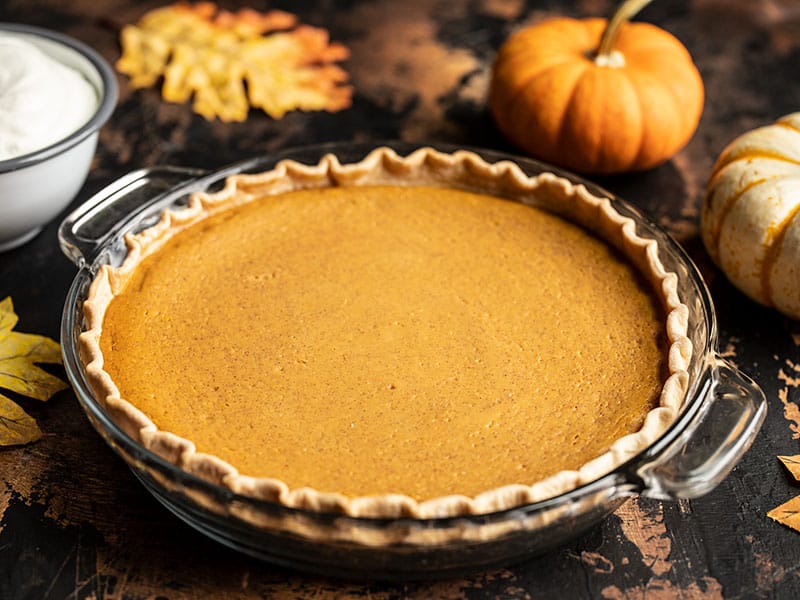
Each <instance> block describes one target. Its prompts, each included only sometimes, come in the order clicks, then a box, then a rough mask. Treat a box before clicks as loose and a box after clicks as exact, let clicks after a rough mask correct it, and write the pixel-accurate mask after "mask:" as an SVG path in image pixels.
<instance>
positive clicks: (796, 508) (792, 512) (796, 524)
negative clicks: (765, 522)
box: [767, 496, 800, 532]
mask: <svg viewBox="0 0 800 600" xmlns="http://www.w3.org/2000/svg"><path fill="white" fill-rule="evenodd" d="M767 516H768V517H769V518H770V519H772V520H774V521H777V522H778V523H780V524H781V525H786V526H787V527H791V528H792V529H794V530H795V531H798V532H800V496H795V497H794V498H792V499H791V500H789V501H788V502H784V503H783V504H781V505H780V506H778V507H777V508H773V509H772V510H771V511H769V512H768V513H767Z"/></svg>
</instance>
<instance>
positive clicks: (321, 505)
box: [81, 147, 691, 519]
mask: <svg viewBox="0 0 800 600" xmlns="http://www.w3.org/2000/svg"><path fill="white" fill-rule="evenodd" d="M376 157H377V158H376ZM443 157H449V158H446V159H444V160H445V162H447V161H448V160H449V161H451V163H450V164H448V165H446V166H447V167H452V166H453V164H452V163H453V162H454V163H455V164H456V165H457V167H462V168H463V170H464V172H465V173H466V175H464V176H465V177H471V176H474V175H475V173H478V176H486V173H485V172H484V173H480V171H481V169H484V170H485V169H487V168H488V169H489V171H491V173H490V176H491V177H492V178H494V179H495V180H496V181H497V180H499V178H500V176H501V175H502V177H506V178H507V179H510V180H511V185H512V187H513V186H514V185H518V184H520V183H521V182H528V183H530V181H531V180H532V179H534V178H533V177H529V176H528V175H525V174H524V173H523V172H522V171H521V170H520V169H519V167H517V165H515V164H514V163H507V164H506V163H504V164H503V167H502V168H499V167H497V163H495V164H489V163H486V162H485V161H484V160H483V159H482V158H480V157H479V156H478V155H477V154H474V153H472V152H471V151H466V150H459V151H456V152H454V153H449V154H447V153H441V152H439V151H436V150H433V149H431V148H420V149H418V150H416V151H415V152H413V153H412V154H410V155H408V156H406V157H400V156H399V155H397V154H396V153H395V152H394V151H393V150H391V149H390V148H388V147H378V148H375V149H374V150H373V151H372V152H371V153H370V154H369V155H368V156H367V157H365V158H364V159H363V160H362V161H360V163H358V164H356V165H352V164H350V163H347V164H345V165H341V164H339V163H338V161H337V160H335V158H332V156H331V155H328V156H327V157H325V158H323V160H321V161H320V163H318V164H317V165H310V166H309V165H301V164H299V163H286V162H282V163H279V165H278V167H276V168H277V169H278V170H281V169H284V170H285V169H287V168H288V169H289V170H290V171H291V170H292V169H295V170H296V171H297V172H296V173H293V174H292V176H297V173H300V174H302V176H303V177H306V176H311V177H314V178H319V177H322V178H323V179H324V178H327V177H331V176H332V177H333V179H334V180H336V179H337V178H343V179H345V180H347V179H348V178H350V177H351V176H352V175H353V173H355V175H356V177H357V176H358V175H359V169H361V168H363V165H364V164H366V163H367V162H368V161H376V160H378V161H379V162H381V161H388V164H390V169H396V168H398V166H399V167H400V170H401V171H402V170H403V169H404V168H405V167H408V166H409V165H411V166H415V162H418V163H419V164H422V165H423V168H424V165H426V164H427V162H426V161H428V160H429V159H431V158H433V162H434V163H437V164H438V162H437V161H441V160H442V159H443ZM398 161H399V163H398ZM381 164H383V163H382V162H381ZM281 165H283V166H281ZM367 166H368V167H369V169H373V168H375V164H370V165H367ZM416 166H417V167H418V166H419V165H416ZM439 166H441V165H439ZM342 167H344V169H342ZM349 167H353V168H352V169H350V170H348V168H349ZM498 171H502V173H500V174H498ZM272 172H273V171H270V173H272ZM427 175H429V174H427ZM462 175H463V173H462ZM285 176H286V173H280V174H279V177H278V179H281V178H283V177H285ZM259 177H260V176H255V175H252V174H245V175H234V176H233V177H232V178H231V179H229V180H228V183H227V184H226V187H225V188H223V189H222V190H221V191H218V192H214V193H212V194H205V193H201V194H197V195H195V198H196V200H192V202H191V203H190V207H189V208H188V209H186V211H189V212H186V213H184V214H183V215H181V213H177V217H176V216H175V215H176V213H170V215H171V216H169V217H162V219H161V221H160V222H159V225H157V226H156V230H158V228H159V227H161V228H162V230H163V231H167V230H169V229H170V228H171V227H172V225H173V219H175V218H177V219H178V222H179V223H182V224H185V223H188V222H194V219H195V218H198V219H199V218H204V216H207V213H208V205H203V202H204V201H205V202H206V203H209V202H210V203H211V206H216V205H215V204H214V203H215V202H217V201H218V200H219V198H220V197H223V198H226V197H227V198H229V197H230V194H231V193H232V192H233V191H235V190H234V189H232V188H231V183H230V182H231V181H234V182H241V181H242V180H247V181H249V182H252V181H253V180H257V179H258V178H259ZM536 178H538V179H537V181H539V180H542V178H543V176H542V175H537V176H536ZM552 178H553V179H551V180H550V181H549V183H551V184H555V185H556V187H558V186H567V188H568V190H569V192H568V193H570V194H576V195H577V196H580V198H581V200H582V201H585V200H586V199H587V198H593V199H594V200H598V201H599V202H600V204H601V205H602V207H603V210H611V212H612V213H613V215H616V217H617V218H619V219H620V220H621V221H620V222H618V223H616V226H618V227H619V229H620V230H621V231H622V234H623V239H624V240H625V241H626V242H625V243H627V242H631V243H632V244H633V245H634V246H637V244H638V247H649V248H654V250H653V253H655V254H657V252H658V249H657V242H655V241H652V240H644V238H641V237H639V236H638V234H637V233H636V232H635V224H632V225H626V224H627V223H633V220H632V219H631V218H630V217H623V216H621V215H619V213H618V212H617V211H616V210H612V209H611V205H610V203H609V201H608V199H607V198H604V199H599V198H597V197H596V196H594V195H593V194H591V193H590V192H589V191H588V190H586V188H584V187H582V186H580V185H577V186H576V185H575V184H573V183H572V182H571V181H568V180H566V179H563V178H560V176H558V175H553V176H552ZM317 180H318V181H319V179H317ZM339 183H341V182H339ZM446 183H447V184H448V185H452V184H453V182H452V181H447V182H446ZM537 185H538V183H537ZM234 187H235V185H234ZM192 206H194V207H195V208H192ZM193 210H194V211H196V212H195V213H194V214H192V213H191V211H193ZM197 211H199V212H197ZM204 211H206V212H204ZM604 214H605V213H604ZM187 215H188V217H187V219H185V220H184V221H181V218H182V217H186V216H187ZM613 215H612V218H611V220H613ZM606 216H609V215H608V214H606ZM156 230H152V229H150V230H148V231H150V232H152V231H156ZM138 235H139V236H140V237H139V239H142V238H141V236H143V235H148V234H144V233H140V234H138ZM159 235H160V234H159ZM144 239H145V241H147V242H148V243H149V238H144ZM154 239H155V240H160V239H162V238H160V237H159V236H158V235H157V236H156V237H155V238H154ZM127 244H128V252H129V254H128V258H126V261H130V260H131V257H134V260H136V259H138V257H137V256H136V253H137V252H141V248H142V246H141V245H137V244H139V242H137V239H136V238H134V237H132V236H128V238H127ZM648 252H649V251H647V250H644V251H643V253H644V254H647V258H648V260H651V261H652V255H651V254H648ZM649 264H650V266H651V268H652V270H653V271H654V272H655V274H654V275H653V276H654V277H656V278H658V279H659V281H660V283H661V285H662V286H665V289H666V291H665V292H664V295H665V299H664V301H665V302H666V303H667V305H668V309H667V310H665V313H667V314H668V316H667V319H666V324H667V329H668V330H669V332H668V335H669V337H670V339H671V340H672V342H671V345H670V353H669V362H670V370H671V373H672V374H671V375H670V378H669V379H668V382H669V381H670V380H671V381H672V386H673V389H672V390H671V392H670V397H669V398H668V400H667V402H664V401H663V400H662V403H661V406H660V407H659V408H657V409H654V411H657V412H658V413H659V416H658V417H657V418H656V417H654V418H652V419H650V420H649V421H647V422H646V425H645V427H644V428H643V430H642V431H640V432H639V433H638V434H637V435H638V439H637V440H636V443H634V444H633V445H630V440H628V441H627V442H626V444H622V445H621V446H622V447H619V448H618V449H617V451H616V453H615V452H612V453H611V454H610V455H609V453H606V454H604V455H603V456H601V457H599V458H598V459H595V461H590V463H589V466H588V468H585V469H584V470H583V471H582V472H581V471H579V472H570V473H568V474H567V475H561V474H559V477H556V478H554V477H550V478H547V479H545V480H542V481H540V482H536V483H534V484H533V485H530V486H527V485H512V486H503V487H502V488H497V489H495V490H490V491H487V492H486V493H485V494H481V495H479V496H477V497H476V498H472V499H465V498H464V497H462V496H458V497H455V496H453V497H450V496H448V497H442V498H437V499H433V500H427V501H424V502H417V501H415V500H413V499H411V498H408V497H405V496H401V495H398V494H390V495H385V496H381V497H379V498H378V499H376V498H375V497H362V498H354V499H351V498H346V497H343V496H342V495H340V494H329V493H324V492H317V491H315V490H310V489H308V488H302V489H300V490H289V489H288V488H287V487H286V486H285V484H282V482H279V481H277V480H273V479H269V480H264V479H261V480H257V479H255V478H252V477H246V476H243V475H239V474H238V472H236V470H235V469H234V468H233V467H231V466H230V465H227V463H224V462H222V461H220V460H219V459H218V458H216V457H212V456H210V455H207V454H204V453H198V452H197V451H196V449H195V448H194V445H193V444H192V443H191V442H189V441H188V440H183V439H180V438H177V436H174V435H173V434H169V433H166V432H159V430H157V428H155V426H154V425H153V424H152V422H151V421H149V419H147V418H146V417H144V415H142V414H141V413H139V412H138V409H135V407H132V405H128V406H125V405H126V404H128V403H126V402H125V401H124V400H122V399H120V398H118V393H116V392H117V390H116V388H115V386H114V385H113V382H110V378H106V377H104V376H103V373H104V371H102V369H101V367H98V363H97V361H98V359H100V360H101V357H98V353H99V345H98V344H95V345H94V346H93V345H92V343H93V341H95V342H96V341H97V339H99V334H100V332H99V330H98V329H97V328H98V320H97V317H98V313H97V312H94V313H93V312H92V311H93V310H94V311H96V308H95V303H94V301H93V300H92V298H91V297H90V298H89V299H87V302H86V303H85V305H84V306H85V308H86V314H87V321H88V323H89V327H88V331H87V332H84V334H82V336H81V339H82V351H83V353H84V360H85V364H87V374H88V377H89V380H90V382H91V383H92V384H93V386H94V388H95V393H96V394H98V395H99V396H100V397H103V398H104V399H105V402H104V404H105V405H106V407H107V408H108V406H109V400H110V401H111V402H110V403H111V405H113V410H115V411H116V410H120V411H121V414H122V415H123V416H124V417H125V418H127V419H128V423H127V424H126V425H125V426H124V427H123V428H124V429H125V430H126V431H127V432H128V433H129V434H132V436H133V437H134V439H135V440H136V441H137V442H139V443H141V444H142V445H143V446H144V447H145V448H147V449H148V450H150V451H153V452H155V454H157V455H158V456H160V457H161V458H165V459H166V460H167V461H168V462H171V463H172V464H174V465H175V466H177V467H178V468H181V469H183V470H185V471H188V472H189V473H192V474H195V475H199V476H200V477H201V478H205V479H207V480H210V481H212V482H213V483H217V484H220V485H222V486H223V487H226V488H227V489H229V490H230V491H232V492H234V493H237V494H242V495H244V496H248V497H254V498H257V499H262V500H267V501H273V502H278V503H279V504H282V505H285V506H288V507H290V508H299V509H306V510H311V511H315V512H332V513H337V514H345V515H348V516H352V517H372V518H396V517H412V518H418V519H420V518H421V519H427V518H443V517H453V516H459V515H480V514H489V513H495V512H498V511H502V510H505V509H509V508H513V507H515V506H520V505H527V504H531V503H534V502H537V501H540V500H544V499H546V498H550V497H555V496H558V495H560V494H562V493H565V492H567V491H569V490H571V489H575V488H577V487H580V486H582V485H584V484H587V483H590V482H592V481H596V480H598V479H600V478H602V476H603V475H605V474H607V473H609V472H611V471H613V470H614V469H615V468H617V467H619V466H620V465H622V464H623V463H625V462H626V461H627V460H629V459H630V458H632V457H633V456H635V455H637V454H639V453H640V452H641V451H643V450H644V449H646V448H647V447H649V446H651V445H652V444H653V443H654V442H655V441H656V440H657V439H658V438H659V437H661V436H662V434H663V433H664V432H665V431H666V430H667V429H668V428H669V427H670V426H671V425H672V424H673V423H674V422H675V419H676V417H677V415H678V413H679V412H680V409H681V403H682V402H683V398H684V396H685V392H686V389H687V385H688V374H687V373H686V367H687V365H688V362H689V359H690V356H691V342H690V341H689V339H688V338H687V337H686V328H687V322H686V311H685V305H683V303H682V302H681V301H680V299H679V298H677V296H676V295H674V296H673V294H676V291H675V287H674V286H675V285H676V283H675V282H674V281H673V278H672V277H670V274H669V273H666V272H664V273H657V271H658V267H659V266H660V260H659V261H656V262H655V263H654V262H650V263H649ZM654 265H655V266H654ZM122 268H123V269H124V264H123V267H122ZM110 270H111V269H110V267H103V268H101V269H100V275H99V279H97V281H100V280H101V279H102V277H103V275H102V274H103V273H104V272H105V273H108V272H110ZM661 270H662V271H663V268H662V269H661ZM673 276H674V275H673ZM109 300H110V299H109ZM101 304H102V302H101ZM99 323H102V314H100V317H99ZM100 354H102V353H100ZM668 385H669V383H668V384H667V385H665V388H666V387H667V386H668ZM103 394H105V395H103ZM131 409H133V410H131ZM661 409H667V411H668V412H669V415H666V416H665V415H664V414H663V413H665V412H667V411H665V410H661ZM654 411H651V414H653V413H654ZM142 417H144V420H143V419H142ZM647 423H650V425H649V426H648V425H647ZM642 432H644V433H642ZM626 437H630V436H626Z"/></svg>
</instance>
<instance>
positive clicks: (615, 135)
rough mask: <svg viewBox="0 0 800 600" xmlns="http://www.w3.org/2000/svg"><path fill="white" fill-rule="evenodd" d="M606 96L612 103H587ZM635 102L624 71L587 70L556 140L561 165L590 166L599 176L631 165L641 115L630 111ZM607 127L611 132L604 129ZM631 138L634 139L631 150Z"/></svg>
mask: <svg viewBox="0 0 800 600" xmlns="http://www.w3.org/2000/svg"><path fill="white" fill-rule="evenodd" d="M611 90H613V91H611ZM609 97H613V98H614V100H615V101H614V102H610V103H609V102H603V101H600V102H597V101H594V102H591V101H589V100H587V99H592V98H601V99H605V98H609ZM637 102H638V101H637V100H636V93H635V90H634V89H633V86H632V83H631V81H630V80H629V79H628V77H627V76H626V74H625V73H624V72H623V69H610V70H609V69H606V68H604V67H598V66H596V65H591V66H590V67H589V68H588V69H586V71H585V72H584V75H583V77H581V78H580V79H579V80H578V82H577V85H576V86H575V88H574V90H573V93H572V95H571V97H570V99H569V102H568V104H567V110H566V112H565V117H564V127H563V128H562V133H561V136H560V138H559V147H560V148H561V150H562V154H561V156H562V162H563V164H567V165H568V166H570V167H573V168H575V166H576V165H577V166H579V165H581V164H592V165H594V169H593V170H594V171H595V172H598V173H610V172H615V171H620V170H623V169H625V168H626V167H628V166H629V165H630V164H632V162H633V159H634V158H635V152H636V150H637V149H638V144H639V140H640V139H641V135H642V127H643V122H642V121H643V120H642V115H641V114H639V113H638V112H637V113H636V114H634V113H633V112H632V111H631V110H630V107H631V105H637ZM611 110H616V114H611V113H610V111H611ZM607 126H609V127H613V130H612V131H609V130H607V128H606V127H607ZM609 133H610V134H611V135H609ZM631 139H633V140H635V143H634V146H635V147H634V148H633V149H631V148H632V145H631V143H630V140H631ZM565 152H566V153H569V155H566V154H565Z"/></svg>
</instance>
